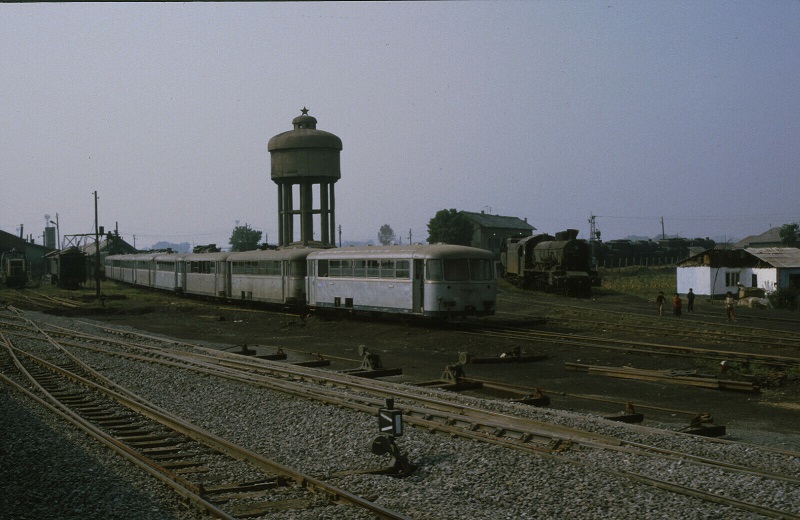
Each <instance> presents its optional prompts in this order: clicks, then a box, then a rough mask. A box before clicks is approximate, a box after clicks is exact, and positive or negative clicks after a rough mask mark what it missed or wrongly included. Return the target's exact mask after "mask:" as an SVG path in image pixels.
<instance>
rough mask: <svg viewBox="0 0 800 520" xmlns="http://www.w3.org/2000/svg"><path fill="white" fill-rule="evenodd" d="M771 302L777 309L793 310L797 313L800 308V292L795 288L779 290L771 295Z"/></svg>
mask: <svg viewBox="0 0 800 520" xmlns="http://www.w3.org/2000/svg"><path fill="white" fill-rule="evenodd" d="M769 301H770V303H772V306H773V307H775V308H776V309H791V310H793V311H796V310H797V309H798V308H800V290H798V289H796V288H794V287H789V288H786V289H778V290H777V291H775V292H774V293H772V294H770V295H769Z"/></svg>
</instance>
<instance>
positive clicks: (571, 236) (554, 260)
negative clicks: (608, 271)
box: [500, 229, 601, 296]
mask: <svg viewBox="0 0 800 520" xmlns="http://www.w3.org/2000/svg"><path fill="white" fill-rule="evenodd" d="M577 237H578V230H577V229H568V230H566V231H561V232H558V233H556V235H555V237H553V236H551V235H548V234H544V233H543V234H537V235H532V236H528V237H523V238H519V237H511V238H508V239H506V241H505V242H504V243H503V245H502V247H501V250H500V263H501V264H502V269H503V276H504V277H505V278H506V279H507V280H508V281H509V282H511V283H512V284H514V285H516V286H518V287H522V288H524V289H533V290H539V291H547V292H556V293H560V294H563V295H565V296H590V295H591V293H592V288H593V287H600V284H601V280H600V276H599V275H598V274H597V270H596V269H595V268H594V267H593V265H592V251H591V247H590V244H589V243H588V242H587V241H586V240H580V239H578V238H577Z"/></svg>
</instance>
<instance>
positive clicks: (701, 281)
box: [676, 247, 800, 298]
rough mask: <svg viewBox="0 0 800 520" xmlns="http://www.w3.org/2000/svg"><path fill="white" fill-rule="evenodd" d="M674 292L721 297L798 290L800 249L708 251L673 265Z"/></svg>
mask: <svg viewBox="0 0 800 520" xmlns="http://www.w3.org/2000/svg"><path fill="white" fill-rule="evenodd" d="M676 271H677V273H676V274H677V286H678V287H677V290H678V292H679V293H681V294H685V293H687V292H689V289H690V288H691V289H692V290H693V291H694V293H695V294H697V295H703V296H711V297H712V298H713V297H722V296H724V295H725V293H726V292H728V291H731V292H733V293H734V294H737V292H738V290H739V288H740V287H756V288H759V289H764V290H765V291H766V292H772V291H775V290H777V289H787V288H789V287H800V249H798V248H796V247H765V248H748V249H708V250H706V251H703V252H702V253H698V254H695V255H692V256H690V257H688V258H686V259H685V260H682V261H680V262H678V264H677V268H676Z"/></svg>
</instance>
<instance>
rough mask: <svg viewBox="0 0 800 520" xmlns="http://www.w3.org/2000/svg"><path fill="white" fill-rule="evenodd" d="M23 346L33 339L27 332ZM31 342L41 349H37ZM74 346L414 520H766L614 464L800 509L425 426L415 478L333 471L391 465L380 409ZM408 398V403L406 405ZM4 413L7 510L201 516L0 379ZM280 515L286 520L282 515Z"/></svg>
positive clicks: (571, 419)
mask: <svg viewBox="0 0 800 520" xmlns="http://www.w3.org/2000/svg"><path fill="white" fill-rule="evenodd" d="M32 316H33V315H32ZM35 319H36V320H37V321H39V320H42V321H55V322H58V324H60V325H62V326H70V327H73V328H78V327H81V328H82V327H84V326H82V325H81V326H79V325H76V324H74V323H73V322H71V321H70V320H67V319H56V318H53V317H45V316H42V315H35ZM87 330H91V329H87ZM91 332H92V333H93V334H96V333H97V331H96V330H91ZM15 344H17V345H18V346H20V347H23V348H24V347H25V345H26V342H25V341H24V340H21V339H20V340H15ZM30 348H31V349H41V348H42V347H41V346H40V345H33V344H31V345H30ZM76 352H77V353H78V354H79V355H80V357H81V358H82V359H84V360H85V361H86V362H87V363H89V364H91V365H93V366H95V367H96V368H98V369H99V370H100V371H101V372H103V373H104V374H105V375H107V376H108V377H110V378H111V379H113V380H115V381H117V382H118V383H119V384H121V385H122V386H125V387H126V388H128V389H130V390H131V391H133V392H135V393H137V394H139V395H141V396H142V397H144V398H145V399H148V400H150V401H152V402H153V403H155V404H157V405H159V406H161V407H163V408H165V409H167V410H169V411H171V412H173V413H175V414H178V415H181V416H183V417H185V418H186V419H187V420H189V421H191V422H193V423H195V424H197V425H199V426H201V427H203V428H205V429H207V430H209V431H211V432H213V433H215V434H217V435H219V436H222V437H225V438H227V439H229V440H230V441H232V442H235V443H237V444H240V445H242V446H244V447H246V448H248V449H251V450H253V451H256V452H259V453H262V454H263V455H264V456H266V457H269V458H273V459H275V460H276V461H277V462H280V463H281V464H285V465H287V466H290V467H294V468H296V469H298V470H300V471H304V472H306V473H309V474H311V475H312V476H314V477H316V478H321V479H328V478H331V479H332V482H333V483H334V484H335V485H338V486H340V487H342V488H344V489H347V490H349V491H350V492H352V493H356V494H359V495H362V496H365V497H370V498H372V499H373V500H374V501H376V502H377V503H379V504H380V505H382V506H384V507H387V508H390V509H393V510H396V511H398V512H401V513H403V514H405V515H407V516H409V517H412V518H417V519H445V518H447V519H449V518H454V517H457V516H461V517H465V518H486V519H489V518H491V519H501V518H509V519H511V518H564V517H567V516H569V517H573V518H635V517H639V518H670V519H672V518H731V519H738V518H741V519H745V518H754V517H757V516H754V513H752V512H748V511H744V510H741V509H736V508H731V507H730V506H727V505H723V504H717V503H710V502H707V501H703V500H700V499H698V498H693V497H689V496H686V495H683V494H679V493H674V492H669V491H664V490H660V489H657V488H654V487H652V486H647V485H643V484H640V483H637V482H634V481H632V480H630V479H627V478H624V477H618V476H615V475H614V474H611V473H609V472H608V471H607V470H613V471H615V472H620V473H621V472H632V473H640V474H652V475H659V476H660V478H662V479H664V480H669V481H670V482H672V483H675V484H680V485H686V486H697V485H698V483H700V485H701V487H702V488H703V489H706V490H710V491H713V492H714V493H716V494H718V495H720V496H725V497H729V498H735V499H738V500H744V501H754V502H756V503H758V504H760V505H763V506H768V507H773V508H776V509H780V510H784V511H791V513H792V514H794V515H798V516H800V487H798V485H797V484H795V483H793V482H782V481H776V480H772V479H764V478H761V477H757V476H754V475H749V474H737V473H727V474H726V475H727V477H726V479H725V480H724V481H723V480H721V479H720V477H719V475H720V473H719V472H718V471H717V470H714V469H712V468H703V467H701V466H697V465H694V464H688V463H687V462H686V461H684V460H664V459H656V458H651V459H647V458H643V457H634V456H631V457H624V456H620V455H619V454H618V453H614V452H604V451H591V452H582V451H569V452H566V453H565V454H562V455H560V456H558V457H540V456H536V455H530V454H526V453H521V452H517V451H513V450H508V449H503V448H501V447H498V446H493V445H489V444H486V443H480V442H473V441H467V440H462V439H457V438H451V437H448V436H444V435H439V434H433V433H430V432H428V431H425V430H421V429H417V428H408V429H407V430H406V432H405V434H404V435H403V436H402V437H401V438H400V439H399V440H398V444H399V445H400V447H401V449H402V450H403V451H404V452H406V453H407V454H408V455H409V458H410V459H411V461H412V462H413V463H415V464H417V465H418V469H417V471H416V472H415V473H414V474H413V475H411V476H410V477H407V478H404V479H397V478H393V477H389V476H381V475H369V474H353V475H349V476H345V477H335V475H336V474H337V473H338V472H345V471H353V470H367V469H370V468H376V467H380V466H384V465H386V463H387V462H388V461H387V459H385V458H383V457H378V456H376V455H373V454H372V453H371V452H370V449H369V447H370V444H371V442H372V440H373V439H374V438H375V437H376V436H377V434H378V432H377V420H376V417H375V416H374V415H369V414H363V413H357V412H354V411H350V410H346V409H341V408H338V407H334V406H329V405H325V404H322V403H318V402H315V401H309V400H306V399H301V398H297V397H293V396H287V395H285V394H279V393H276V392H273V391H269V390H264V389H257V388H254V387H251V386H247V385H244V384H241V383H237V382H231V381H226V380H221V379H217V378H214V377H209V376H202V375H198V374H195V373H192V372H189V371H186V370H178V369H174V368H173V369H170V368H165V367H161V366H158V365H154V364H147V363H141V362H135V361H130V360H126V359H123V358H118V357H113V356H107V355H103V354H95V353H90V352H86V351H81V350H78V351H76ZM427 392H432V393H435V391H431V390H427ZM448 395H449V394H448ZM460 399H463V400H464V401H465V402H467V401H469V402H478V401H479V400H477V399H472V398H466V397H461V398H460ZM398 406H399V407H400V408H402V404H398ZM486 406H488V407H492V408H496V409H506V410H510V411H513V412H514V413H520V414H527V415H531V416H535V417H537V418H540V419H543V420H544V419H546V420H550V421H553V422H558V423H561V424H569V425H571V426H580V427H582V428H584V429H587V430H590V431H594V432H596V433H603V434H606V435H614V436H617V437H622V438H624V439H626V440H627V441H629V442H641V443H646V444H655V443H659V442H661V443H664V444H666V443H670V444H673V445H675V444H679V446H669V447H674V448H680V449H681V450H684V451H687V452H691V453H693V454H695V455H697V456H706V457H708V458H715V459H722V460H726V461H730V462H731V463H734V462H735V461H738V462H739V463H742V464H745V463H748V464H752V465H754V466H756V467H759V468H763V469H771V470H773V471H780V472H782V473H787V474H793V475H794V476H795V478H800V460H798V459H797V458H796V457H792V456H789V455H787V454H782V453H778V452H775V451H770V450H762V449H760V448H758V447H755V446H751V445H739V444H733V443H724V442H717V441H714V440H707V439H703V438H698V437H693V436H685V437H683V438H681V439H680V440H675V437H674V436H663V437H664V438H663V439H662V438H661V436H660V435H659V434H658V431H657V430H653V429H647V428H639V427H635V426H627V425H620V424H617V423H612V422H609V421H605V420H602V419H599V418H597V417H592V416H585V415H579V414H572V413H566V412H557V411H552V410H538V409H533V408H526V409H522V408H521V407H515V406H511V405H506V404H503V403H491V402H486ZM0 412H2V417H3V436H2V459H1V460H0V462H2V468H1V469H0V476H2V480H3V482H4V483H6V485H4V489H3V491H2V499H3V500H2V511H4V512H3V513H2V515H3V517H4V518H14V519H17V518H45V517H50V518H153V519H161V518H179V519H186V518H195V517H198V518H199V517H200V516H199V515H197V514H195V513H194V512H192V511H187V510H185V509H184V508H183V507H182V506H181V505H180V504H179V503H178V500H177V499H176V498H174V497H173V496H172V495H171V494H170V492H169V491H168V490H167V489H166V488H165V487H164V486H163V485H160V484H158V483H157V482H155V481H154V480H153V479H152V478H151V477H148V476H146V475H144V474H143V473H142V472H141V471H139V470H137V469H135V468H133V467H132V466H131V465H129V464H128V463H126V462H125V461H123V460H121V459H119V458H117V457H115V456H113V455H110V454H109V453H107V452H106V451H105V450H104V449H103V448H102V447H100V446H98V445H97V444H95V443H93V442H92V441H90V440H89V439H87V438H86V437H85V436H84V435H83V434H81V433H78V432H77V431H75V430H74V429H73V428H72V427H71V426H68V425H66V424H65V423H64V422H63V421H60V420H58V419H56V418H54V417H50V416H49V415H48V414H47V413H46V412H44V411H43V410H41V408H40V407H39V406H38V405H36V404H35V403H33V402H31V401H30V400H29V399H27V398H24V397H22V396H20V395H19V394H17V393H16V392H15V391H13V390H11V389H10V388H8V387H6V386H5V385H4V386H2V387H0ZM376 413H377V410H376ZM665 447H667V446H665ZM568 461H574V462H575V463H576V464H572V463H568ZM75 483H78V485H74V484H75ZM272 517H274V518H286V516H285V513H284V514H283V515H282V514H275V515H273V516H272ZM370 517H371V516H370V515H367V514H365V513H361V512H358V511H355V510H353V509H352V508H341V507H327V508H316V509H311V510H307V511H305V512H301V513H297V512H292V516H291V518H370Z"/></svg>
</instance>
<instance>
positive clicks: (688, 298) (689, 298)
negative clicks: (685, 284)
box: [686, 287, 694, 312]
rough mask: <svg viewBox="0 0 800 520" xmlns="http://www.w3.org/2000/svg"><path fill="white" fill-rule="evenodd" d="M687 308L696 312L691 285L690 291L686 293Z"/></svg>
mask: <svg viewBox="0 0 800 520" xmlns="http://www.w3.org/2000/svg"><path fill="white" fill-rule="evenodd" d="M686 310H687V311H689V312H694V293H693V292H692V288H691V287H689V292H688V293H687V294H686Z"/></svg>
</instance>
